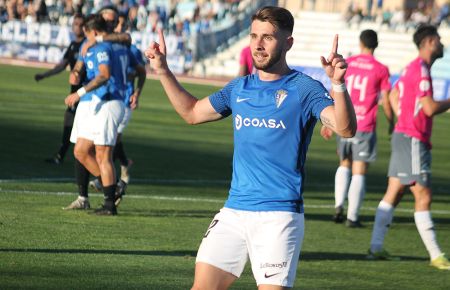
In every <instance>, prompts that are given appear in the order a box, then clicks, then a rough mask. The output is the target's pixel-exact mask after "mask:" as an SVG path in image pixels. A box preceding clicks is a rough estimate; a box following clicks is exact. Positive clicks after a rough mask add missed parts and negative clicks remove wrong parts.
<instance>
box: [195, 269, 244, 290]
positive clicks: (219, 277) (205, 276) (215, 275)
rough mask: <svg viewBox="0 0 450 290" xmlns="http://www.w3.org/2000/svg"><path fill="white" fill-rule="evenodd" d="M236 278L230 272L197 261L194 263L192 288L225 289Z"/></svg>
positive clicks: (205, 289) (196, 289) (203, 289)
mask: <svg viewBox="0 0 450 290" xmlns="http://www.w3.org/2000/svg"><path fill="white" fill-rule="evenodd" d="M236 279H237V277H236V276H234V275H233V274H231V273H228V272H226V271H224V270H221V269H219V268H217V267H214V266H212V265H209V264H206V263H202V262H198V263H196V264H195V278H194V285H193V286H192V290H225V289H228V288H229V287H230V286H231V284H232V283H233V282H234V281H235V280H236Z"/></svg>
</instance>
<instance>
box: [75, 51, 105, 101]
mask: <svg viewBox="0 0 450 290" xmlns="http://www.w3.org/2000/svg"><path fill="white" fill-rule="evenodd" d="M83 46H84V43H83V45H82V46H81V48H80V50H81V49H82V47H83ZM111 53H112V52H111V48H110V46H109V45H108V44H107V43H106V42H104V43H103V42H102V43H99V44H97V45H95V46H93V47H90V48H89V49H88V51H87V53H86V55H85V56H83V55H81V53H79V54H78V60H80V61H82V62H83V63H84V66H85V69H86V78H85V81H84V84H83V85H85V84H87V83H89V82H90V81H92V80H93V79H94V78H95V77H96V76H97V75H98V74H99V69H98V67H99V65H101V64H105V65H108V66H109V65H110V60H111ZM107 93H108V91H107V86H106V85H102V86H100V87H98V88H96V89H95V90H92V91H90V92H87V93H86V94H85V95H84V96H82V97H81V98H80V102H83V101H90V100H91V99H92V96H93V95H96V96H97V97H98V98H100V99H103V98H104V97H105V96H106V95H107Z"/></svg>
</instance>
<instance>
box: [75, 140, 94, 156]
mask: <svg viewBox="0 0 450 290" xmlns="http://www.w3.org/2000/svg"><path fill="white" fill-rule="evenodd" d="M93 148H94V143H93V142H92V141H91V140H88V139H84V138H78V139H77V143H75V146H74V153H75V156H76V157H79V156H83V155H88V154H90V153H91V152H92V151H93Z"/></svg>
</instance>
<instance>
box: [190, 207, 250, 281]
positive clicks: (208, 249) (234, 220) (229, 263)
mask: <svg viewBox="0 0 450 290" xmlns="http://www.w3.org/2000/svg"><path fill="white" fill-rule="evenodd" d="M244 222H245V218H244V217H243V216H242V211H237V210H233V209H229V208H222V209H221V210H220V212H219V213H218V214H216V216H215V217H214V219H213V220H212V222H211V224H210V225H209V227H208V229H207V230H206V232H205V234H204V236H203V240H202V242H201V244H200V247H199V250H198V253H197V258H196V263H205V264H209V265H211V266H214V267H216V268H218V269H221V270H223V271H225V272H227V273H230V274H232V275H234V276H235V277H239V276H240V275H241V274H242V271H243V270H244V266H245V263H246V262H247V256H248V251H247V242H246V235H245V227H244ZM201 273H202V275H203V274H204V272H203V271H202V272H201ZM199 279H200V280H203V279H204V277H199Z"/></svg>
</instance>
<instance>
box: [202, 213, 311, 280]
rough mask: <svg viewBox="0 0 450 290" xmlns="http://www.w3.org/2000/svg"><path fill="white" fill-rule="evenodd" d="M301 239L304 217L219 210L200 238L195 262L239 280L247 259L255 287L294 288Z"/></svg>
mask: <svg viewBox="0 0 450 290" xmlns="http://www.w3.org/2000/svg"><path fill="white" fill-rule="evenodd" d="M303 236H304V215H303V213H301V214H300V213H295V212H286V211H255V212H254V211H242V210H234V209H230V208H222V209H221V210H220V212H219V213H218V214H216V216H215V217H214V219H213V221H212V222H211V224H210V226H209V227H208V229H207V231H206V233H205V235H204V237H203V240H202V243H201V245H200V248H199V250H198V253H197V259H196V262H202V263H206V264H209V265H212V266H214V267H217V268H219V269H221V270H224V271H226V272H229V273H231V274H233V275H234V276H236V277H239V276H240V275H241V274H242V271H243V270H244V266H245V264H246V262H247V258H248V257H249V258H250V261H251V264H252V271H253V275H254V277H255V280H256V283H257V285H258V286H259V285H261V284H270V285H280V286H283V287H293V285H294V281H295V276H296V272H297V265H298V261H299V257H300V249H301V246H302V242H303Z"/></svg>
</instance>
